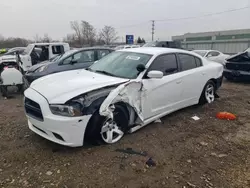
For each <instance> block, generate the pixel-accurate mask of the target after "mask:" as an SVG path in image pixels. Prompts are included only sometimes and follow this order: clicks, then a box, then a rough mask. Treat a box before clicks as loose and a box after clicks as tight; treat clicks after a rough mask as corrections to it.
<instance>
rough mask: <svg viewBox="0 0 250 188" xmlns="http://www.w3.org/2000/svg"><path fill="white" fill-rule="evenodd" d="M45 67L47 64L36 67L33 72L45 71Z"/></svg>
mask: <svg viewBox="0 0 250 188" xmlns="http://www.w3.org/2000/svg"><path fill="white" fill-rule="evenodd" d="M47 68H48V65H44V66H42V67H39V68H38V69H36V71H35V72H43V71H45V70H46V69H47Z"/></svg>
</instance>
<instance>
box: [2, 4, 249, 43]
mask: <svg viewBox="0 0 250 188" xmlns="http://www.w3.org/2000/svg"><path fill="white" fill-rule="evenodd" d="M245 6H250V0H209V1H208V0H0V12H1V19H0V34H1V35H3V36H4V37H9V36H15V37H25V38H30V39H33V38H34V36H35V35H36V34H39V35H40V36H43V34H44V33H48V34H49V36H50V37H52V38H53V39H60V40H61V39H62V37H64V36H65V35H66V34H67V33H71V32H72V31H71V29H70V21H73V20H79V21H80V20H85V21H88V22H90V23H91V24H92V25H94V26H95V27H96V28H97V30H99V29H101V28H102V27H103V26H104V25H112V26H114V27H115V28H117V32H118V34H119V36H120V40H122V38H124V36H125V34H134V35H135V36H141V37H144V38H145V39H146V40H150V39H151V34H150V32H151V23H150V20H153V19H155V20H160V19H175V18H183V17H192V16H198V17H199V16H201V15H204V14H210V13H216V12H221V11H226V10H229V9H236V8H242V7H245ZM249 19H250V9H244V10H241V11H236V12H230V13H225V14H221V15H214V16H209V17H201V18H197V19H188V20H178V21H177V20H175V21H167V22H156V23H155V29H156V31H155V38H156V39H158V38H159V39H162V40H163V39H170V37H171V36H172V35H178V34H184V33H187V32H203V31H214V30H230V29H242V28H250V21H249ZM137 24H139V25H137ZM128 25H129V26H131V25H137V26H134V27H126V26H128Z"/></svg>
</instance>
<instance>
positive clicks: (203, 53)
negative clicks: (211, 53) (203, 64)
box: [193, 50, 207, 57]
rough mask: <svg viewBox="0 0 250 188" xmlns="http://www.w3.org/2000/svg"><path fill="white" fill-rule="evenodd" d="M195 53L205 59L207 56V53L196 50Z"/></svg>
mask: <svg viewBox="0 0 250 188" xmlns="http://www.w3.org/2000/svg"><path fill="white" fill-rule="evenodd" d="M193 52H195V53H197V54H199V55H200V56H202V57H204V56H205V55H206V53H207V52H206V51H198V50H197V51H196V50H194V51H193Z"/></svg>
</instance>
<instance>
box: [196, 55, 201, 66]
mask: <svg viewBox="0 0 250 188" xmlns="http://www.w3.org/2000/svg"><path fill="white" fill-rule="evenodd" d="M195 62H196V66H197V67H201V66H202V62H201V59H200V58H198V57H196V58H195Z"/></svg>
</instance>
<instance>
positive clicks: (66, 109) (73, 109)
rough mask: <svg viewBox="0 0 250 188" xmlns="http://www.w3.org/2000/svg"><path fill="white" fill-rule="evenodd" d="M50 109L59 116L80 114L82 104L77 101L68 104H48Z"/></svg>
mask: <svg viewBox="0 0 250 188" xmlns="http://www.w3.org/2000/svg"><path fill="white" fill-rule="evenodd" d="M50 110H51V112H52V113H53V114H55V115H59V116H66V117H78V116H82V105H81V104H79V103H72V104H70V105H50Z"/></svg>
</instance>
